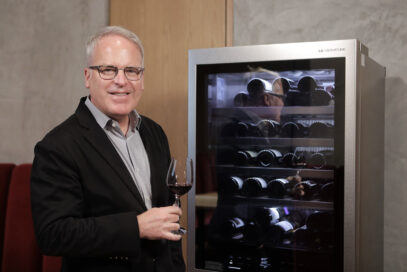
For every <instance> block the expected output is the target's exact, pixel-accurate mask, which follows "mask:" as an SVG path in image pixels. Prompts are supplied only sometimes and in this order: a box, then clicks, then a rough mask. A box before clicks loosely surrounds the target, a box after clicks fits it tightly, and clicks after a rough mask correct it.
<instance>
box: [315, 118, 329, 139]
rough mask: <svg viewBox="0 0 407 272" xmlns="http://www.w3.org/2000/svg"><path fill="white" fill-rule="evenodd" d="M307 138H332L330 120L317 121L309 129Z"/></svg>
mask: <svg viewBox="0 0 407 272" xmlns="http://www.w3.org/2000/svg"><path fill="white" fill-rule="evenodd" d="M309 137H311V138H333V137H334V125H333V121H332V120H318V121H315V122H313V123H312V124H311V125H310V127H309Z"/></svg>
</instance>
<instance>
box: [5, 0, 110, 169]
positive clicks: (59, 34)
mask: <svg viewBox="0 0 407 272" xmlns="http://www.w3.org/2000/svg"><path fill="white" fill-rule="evenodd" d="M107 24H108V1H107V0H87V1H83V0H69V1H58V0H57V1H56V0H19V1H15V0H0V82H1V85H0V128H1V129H0V139H1V141H0V162H14V163H22V162H31V161H32V159H33V149H34V145H35V143H36V142H37V141H38V140H40V139H41V138H42V137H43V136H44V134H45V133H46V132H47V131H48V130H49V129H51V128H52V127H54V126H55V125H56V124H58V123H59V122H61V121H62V120H64V119H65V118H67V117H68V116H69V115H70V114H71V113H73V111H74V109H75V107H76V105H77V103H78V101H79V98H80V97H81V96H83V95H86V94H87V90H86V88H85V87H84V79H83V78H84V77H83V67H84V65H85V62H84V57H85V53H84V46H85V42H86V39H87V37H88V35H90V34H91V33H93V32H94V31H95V30H96V29H98V28H99V27H102V26H105V25H107Z"/></svg>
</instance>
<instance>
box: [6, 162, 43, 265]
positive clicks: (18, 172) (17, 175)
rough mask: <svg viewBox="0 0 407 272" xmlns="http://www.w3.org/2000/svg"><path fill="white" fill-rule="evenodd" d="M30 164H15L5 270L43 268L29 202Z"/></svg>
mask: <svg viewBox="0 0 407 272" xmlns="http://www.w3.org/2000/svg"><path fill="white" fill-rule="evenodd" d="M30 173H31V164H22V165H18V166H16V167H15V168H14V170H13V173H12V176H11V181H10V187H9V193H8V198H7V206H6V221H5V228H4V247H3V260H2V271H3V272H14V271H41V263H42V256H41V253H40V251H39V249H38V246H37V242H36V240H35V236H34V226H33V221H32V216H31V203H30Z"/></svg>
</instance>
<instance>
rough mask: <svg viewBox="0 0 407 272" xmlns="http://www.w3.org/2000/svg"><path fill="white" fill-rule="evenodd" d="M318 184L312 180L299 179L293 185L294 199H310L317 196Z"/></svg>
mask: <svg viewBox="0 0 407 272" xmlns="http://www.w3.org/2000/svg"><path fill="white" fill-rule="evenodd" d="M319 189H320V185H319V184H318V183H316V182H315V181H312V180H305V181H301V182H300V183H298V184H296V185H295V186H294V197H295V198H296V199H304V200H311V199H315V198H316V197H317V196H318V193H319Z"/></svg>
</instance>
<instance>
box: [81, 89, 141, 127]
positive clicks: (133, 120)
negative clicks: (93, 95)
mask: <svg viewBox="0 0 407 272" xmlns="http://www.w3.org/2000/svg"><path fill="white" fill-rule="evenodd" d="M89 97H90V96H88V97H86V101H85V105H86V106H87V107H88V109H89V111H90V112H91V113H92V115H93V117H95V119H96V122H97V123H98V124H99V126H100V127H101V128H106V126H109V124H111V123H112V122H113V121H114V120H113V119H112V118H110V117H109V116H107V115H106V114H104V113H103V112H102V111H101V110H99V109H98V108H97V107H96V106H95V105H94V104H93V103H92V101H91V100H90V99H89ZM129 119H130V129H131V130H134V129H137V130H139V129H140V124H141V116H140V114H138V112H137V111H136V110H133V111H131V112H130V114H129Z"/></svg>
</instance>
